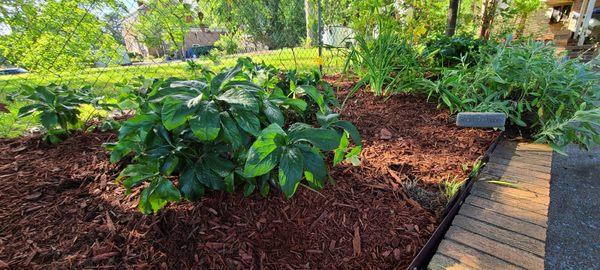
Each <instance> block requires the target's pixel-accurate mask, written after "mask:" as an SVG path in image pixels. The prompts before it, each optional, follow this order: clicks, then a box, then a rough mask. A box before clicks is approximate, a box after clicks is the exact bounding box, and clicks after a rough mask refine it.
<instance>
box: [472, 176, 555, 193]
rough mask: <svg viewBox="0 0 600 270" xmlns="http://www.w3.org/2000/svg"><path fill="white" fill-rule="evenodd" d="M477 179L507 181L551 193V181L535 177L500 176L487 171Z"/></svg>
mask: <svg viewBox="0 0 600 270" xmlns="http://www.w3.org/2000/svg"><path fill="white" fill-rule="evenodd" d="M477 178H478V180H477V181H481V182H484V181H505V182H509V183H513V184H517V185H519V186H520V187H523V188H525V189H535V190H540V192H543V193H547V194H550V183H549V182H548V181H545V180H539V179H535V178H526V177H521V178H518V177H511V176H507V175H505V176H504V177H499V176H495V175H490V174H488V173H487V172H486V173H483V172H482V173H481V174H480V175H479V176H478V177H477Z"/></svg>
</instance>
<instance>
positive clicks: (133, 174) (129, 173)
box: [116, 162, 157, 190]
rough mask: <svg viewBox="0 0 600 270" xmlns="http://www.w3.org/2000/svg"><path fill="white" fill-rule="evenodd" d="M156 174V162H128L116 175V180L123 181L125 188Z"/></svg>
mask: <svg viewBox="0 0 600 270" xmlns="http://www.w3.org/2000/svg"><path fill="white" fill-rule="evenodd" d="M156 175H157V169H156V163H149V162H145V163H138V164H129V165H127V167H125V169H123V171H121V173H120V174H119V176H118V177H117V179H116V180H117V181H123V186H125V188H126V189H127V190H130V189H131V188H132V187H135V186H137V185H139V184H140V183H142V182H143V181H144V180H146V179H148V178H151V177H153V176H156Z"/></svg>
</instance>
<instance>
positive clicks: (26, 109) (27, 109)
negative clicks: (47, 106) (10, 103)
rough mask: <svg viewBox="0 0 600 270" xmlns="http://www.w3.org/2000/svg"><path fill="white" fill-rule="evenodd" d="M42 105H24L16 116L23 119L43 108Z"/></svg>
mask: <svg viewBox="0 0 600 270" xmlns="http://www.w3.org/2000/svg"><path fill="white" fill-rule="evenodd" d="M43 107H44V105H42V104H37V103H36V104H30V105H25V106H23V107H21V108H19V113H18V116H19V117H25V116H28V115H31V114H32V113H34V112H36V111H37V110H39V109H41V108H43Z"/></svg>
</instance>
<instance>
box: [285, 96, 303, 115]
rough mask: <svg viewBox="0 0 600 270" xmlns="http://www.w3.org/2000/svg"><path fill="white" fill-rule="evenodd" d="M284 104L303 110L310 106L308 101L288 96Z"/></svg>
mask: <svg viewBox="0 0 600 270" xmlns="http://www.w3.org/2000/svg"><path fill="white" fill-rule="evenodd" d="M283 104H285V105H288V106H290V107H292V108H293V109H295V110H297V111H301V112H303V111H305V110H306V107H307V106H308V104H306V101H304V100H301V99H296V98H287V99H285V100H283Z"/></svg>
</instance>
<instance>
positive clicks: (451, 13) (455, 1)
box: [446, 0, 460, 37]
mask: <svg viewBox="0 0 600 270" xmlns="http://www.w3.org/2000/svg"><path fill="white" fill-rule="evenodd" d="M459 7H460V0H450V6H449V8H448V25H447V26H446V36H449V37H451V36H454V33H455V32H456V20H457V19H458V8H459Z"/></svg>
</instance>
